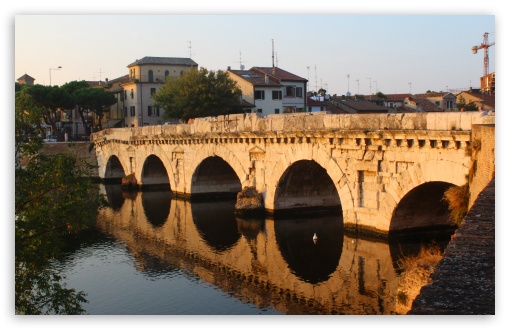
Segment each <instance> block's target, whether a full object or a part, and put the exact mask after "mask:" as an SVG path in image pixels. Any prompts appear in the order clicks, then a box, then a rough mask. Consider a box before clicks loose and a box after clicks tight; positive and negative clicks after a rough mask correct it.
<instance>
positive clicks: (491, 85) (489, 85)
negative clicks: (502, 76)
mask: <svg viewBox="0 0 510 330" xmlns="http://www.w3.org/2000/svg"><path fill="white" fill-rule="evenodd" d="M480 88H481V90H482V93H483V94H489V95H494V94H495V93H496V73H495V72H493V73H489V74H488V75H486V76H483V77H481V78H480Z"/></svg>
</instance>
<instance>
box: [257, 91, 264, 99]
mask: <svg viewBox="0 0 510 330" xmlns="http://www.w3.org/2000/svg"><path fill="white" fill-rule="evenodd" d="M264 96H265V95H264V91H255V100H263V99H264Z"/></svg>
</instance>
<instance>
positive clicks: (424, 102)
mask: <svg viewBox="0 0 510 330" xmlns="http://www.w3.org/2000/svg"><path fill="white" fill-rule="evenodd" d="M427 96H428V97H431V95H430V93H427V94H415V95H413V96H412V97H410V98H409V100H411V101H413V102H415V103H416V105H417V107H418V108H420V109H421V111H423V112H444V109H442V108H441V107H439V106H437V105H435V104H434V102H432V101H430V100H428V99H427Z"/></svg>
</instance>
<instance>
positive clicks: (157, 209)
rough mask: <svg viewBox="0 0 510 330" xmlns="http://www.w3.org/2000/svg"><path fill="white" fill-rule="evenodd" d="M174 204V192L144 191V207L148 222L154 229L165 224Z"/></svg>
mask: <svg viewBox="0 0 510 330" xmlns="http://www.w3.org/2000/svg"><path fill="white" fill-rule="evenodd" d="M171 203H172V192H171V191H170V190H166V191H144V192H142V206H143V211H144V213H145V215H146V216H147V221H148V222H149V223H150V224H151V225H152V226H154V227H156V228H157V227H161V226H163V225H164V224H165V222H166V221H167V219H168V215H169V214H170V204H171Z"/></svg>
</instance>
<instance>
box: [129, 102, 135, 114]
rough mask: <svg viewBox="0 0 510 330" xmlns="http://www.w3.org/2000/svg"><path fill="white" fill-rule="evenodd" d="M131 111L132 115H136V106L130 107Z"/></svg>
mask: <svg viewBox="0 0 510 330" xmlns="http://www.w3.org/2000/svg"><path fill="white" fill-rule="evenodd" d="M129 112H130V115H131V117H134V116H135V106H134V105H132V106H130V107H129Z"/></svg>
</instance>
